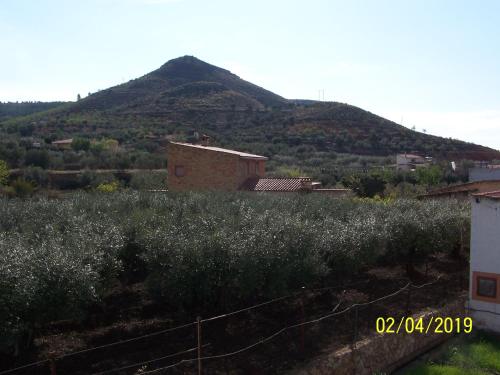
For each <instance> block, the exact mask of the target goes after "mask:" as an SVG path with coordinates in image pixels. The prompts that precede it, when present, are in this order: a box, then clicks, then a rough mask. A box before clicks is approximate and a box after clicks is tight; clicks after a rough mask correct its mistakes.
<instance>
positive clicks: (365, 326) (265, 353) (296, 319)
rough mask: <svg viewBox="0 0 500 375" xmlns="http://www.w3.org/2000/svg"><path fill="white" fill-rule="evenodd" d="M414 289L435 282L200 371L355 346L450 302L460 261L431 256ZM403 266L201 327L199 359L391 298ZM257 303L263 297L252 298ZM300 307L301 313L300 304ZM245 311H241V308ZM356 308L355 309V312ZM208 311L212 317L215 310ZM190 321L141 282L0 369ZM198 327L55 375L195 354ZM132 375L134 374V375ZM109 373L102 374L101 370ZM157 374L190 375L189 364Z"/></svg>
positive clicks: (45, 369) (89, 355)
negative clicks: (384, 327)
mask: <svg viewBox="0 0 500 375" xmlns="http://www.w3.org/2000/svg"><path fill="white" fill-rule="evenodd" d="M415 275H416V276H415V277H416V279H415V280H412V281H413V282H414V283H415V284H423V283H426V282H430V281H433V280H435V279H437V278H439V281H437V282H436V283H435V284H433V285H430V286H427V287H423V288H420V289H417V288H412V289H411V293H410V294H408V293H407V292H406V291H405V292H403V293H400V294H398V295H397V296H394V297H391V298H389V299H386V300H383V301H380V302H378V303H376V304H372V305H369V306H366V307H361V308H358V309H352V310H350V311H349V312H348V313H345V314H342V315H340V316H336V317H332V318H328V319H325V320H322V321H321V322H318V323H314V324H308V325H306V326H304V327H303V328H301V327H299V328H293V329H289V330H286V331H285V332H283V333H281V334H280V335H278V336H276V337H274V338H273V339H271V340H269V341H267V342H265V343H263V344H262V345H258V346H256V347H254V348H252V349H250V350H246V351H244V352H242V353H240V354H236V355H232V356H228V357H225V358H222V359H221V358H219V359H209V360H204V361H203V374H279V373H284V372H286V371H287V370H289V369H292V368H293V367H295V366H296V365H297V364H298V363H300V362H302V361H306V360H308V359H311V358H313V357H314V356H317V355H318V354H320V353H321V351H322V350H324V348H326V347H328V350H332V349H335V347H336V346H338V347H339V348H340V347H342V346H345V345H349V344H352V343H353V342H354V341H355V340H358V339H361V338H362V337H363V336H366V335H370V334H373V333H374V330H375V320H376V318H377V317H380V316H393V317H399V316H402V315H407V314H409V313H416V312H418V311H421V310H424V309H429V308H433V307H439V306H442V305H443V304H446V303H447V302H450V301H452V300H455V299H456V298H458V297H459V296H460V295H463V293H464V291H465V290H467V288H468V272H467V267H466V263H465V262H464V261H457V260H453V259H449V258H448V257H446V256H436V257H434V258H432V259H431V261H430V262H429V263H428V264H427V266H426V265H419V266H418V267H416V273H415ZM408 281H409V280H408V279H407V277H406V270H405V268H404V267H401V266H390V267H379V268H374V269H370V270H366V271H365V272H363V273H360V274H359V275H357V277H356V278H354V279H353V280H349V281H345V282H344V283H343V285H342V284H340V283H337V284H336V285H335V284H334V283H328V284H329V285H328V286H332V285H333V286H334V288H331V289H328V288H322V286H319V288H318V289H317V290H307V291H305V292H303V293H300V294H297V295H295V296H293V297H290V298H287V299H285V300H282V301H278V302H276V303H273V304H269V305H265V306H262V307H260V308H258V309H255V310H250V311H247V312H242V313H239V314H236V315H232V316H230V317H227V318H223V319H218V320H214V321H211V322H207V323H205V324H203V325H202V343H203V345H204V346H203V349H202V354H203V356H212V355H219V354H224V353H230V352H234V351H237V350H239V349H241V348H244V347H246V346H249V345H251V344H254V343H256V342H258V341H260V340H262V339H264V338H266V337H268V336H270V335H272V334H274V333H275V332H277V331H279V330H281V329H282V328H284V327H287V326H290V325H294V324H296V323H300V322H302V321H309V320H314V319H317V318H319V317H322V316H324V315H327V314H329V313H331V312H332V311H333V309H334V308H335V307H336V306H337V305H338V307H337V310H336V311H341V310H343V309H345V308H346V307H348V306H350V305H352V304H353V303H359V302H367V301H371V300H374V299H377V298H379V297H382V296H385V295H388V294H390V293H393V292H395V291H397V290H398V289H400V288H402V287H403V286H404V285H406V283H408ZM258 302H263V301H258ZM302 306H303V307H302ZM242 307H244V306H242ZM356 310H357V312H356ZM214 315H215V314H214ZM195 320H196V313H185V314H179V313H175V314H173V313H171V311H169V309H168V307H167V306H162V305H159V304H157V303H155V302H153V301H152V300H151V299H150V297H149V295H148V293H147V291H146V289H145V287H144V285H143V284H142V283H137V284H133V285H129V286H121V285H120V284H119V283H117V286H116V288H114V290H113V291H112V293H110V294H109V295H108V296H106V298H105V299H104V301H103V305H102V306H101V307H100V308H99V309H96V311H94V312H93V313H92V314H91V315H90V316H89V318H88V319H87V320H86V321H85V322H73V321H65V322H54V323H53V324H51V325H49V326H47V327H44V328H43V329H42V330H40V332H39V333H38V335H37V337H36V338H35V340H34V345H33V347H32V348H31V349H30V350H29V351H27V352H25V353H23V355H22V356H20V357H18V358H12V357H2V358H0V370H2V369H8V368H13V367H16V366H21V365H23V364H26V363H29V362H33V361H37V360H43V359H46V358H48V357H49V355H50V354H51V353H52V355H54V356H55V357H56V358H58V357H61V356H63V355H65V354H68V353H73V352H76V351H80V350H85V349H88V348H93V347H96V346H100V345H105V344H109V343H112V342H115V341H119V340H126V339H130V338H134V337H137V336H141V335H144V334H148V333H153V332H156V331H158V330H163V329H167V328H170V327H175V326H179V325H182V324H184V323H189V322H193V321H195ZM196 346H197V340H196V326H195V325H193V326H189V327H186V328H183V329H180V330H177V331H174V332H170V333H164V334H159V335H155V336H151V337H148V338H145V339H141V340H137V341H132V342H127V343H123V344H120V345H115V346H111V347H107V348H102V349H99V350H94V351H89V352H85V353H81V354H77V355H72V356H67V357H64V358H58V359H56V361H55V364H56V369H57V374H76V375H80V374H96V373H100V372H104V371H108V370H112V369H116V368H119V367H123V366H128V365H132V364H134V363H138V362H145V361H149V360H153V359H156V358H159V357H164V356H166V355H169V354H172V353H177V352H180V351H183V350H186V349H191V348H195V347H196ZM195 357H196V351H192V352H189V353H186V354H183V355H178V356H174V357H172V358H166V359H163V360H159V361H155V362H152V363H149V364H146V365H144V366H135V367H131V368H128V369H126V370H122V371H115V372H110V373H114V374H136V373H140V369H141V368H142V369H143V370H144V371H149V370H154V369H157V368H160V367H164V366H168V365H171V364H174V363H177V362H179V361H181V360H182V359H191V358H195ZM138 371H139V372H138ZM49 373H50V370H49V366H48V363H44V364H42V365H39V366H34V367H30V368H27V369H25V370H20V371H17V372H16V374H49ZM106 373H107V372H106ZM157 373H158V374H194V373H197V368H196V361H192V362H188V363H184V364H182V365H179V366H177V367H175V368H172V369H168V370H164V371H158V372H157Z"/></svg>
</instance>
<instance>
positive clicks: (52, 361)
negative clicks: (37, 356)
mask: <svg viewBox="0 0 500 375" xmlns="http://www.w3.org/2000/svg"><path fill="white" fill-rule="evenodd" d="M49 368H50V375H57V369H56V356H55V353H54V352H50V353H49Z"/></svg>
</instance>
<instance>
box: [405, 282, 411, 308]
mask: <svg viewBox="0 0 500 375" xmlns="http://www.w3.org/2000/svg"><path fill="white" fill-rule="evenodd" d="M410 303H411V284H410V285H408V291H407V292H406V314H407V315H410Z"/></svg>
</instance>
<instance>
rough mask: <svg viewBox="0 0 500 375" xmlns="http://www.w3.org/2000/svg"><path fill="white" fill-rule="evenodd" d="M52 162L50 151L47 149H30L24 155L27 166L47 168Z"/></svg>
mask: <svg viewBox="0 0 500 375" xmlns="http://www.w3.org/2000/svg"><path fill="white" fill-rule="evenodd" d="M49 163H50V157H49V153H48V152H47V151H46V150H29V151H28V152H26V156H25V157H24V164H25V165H26V166H34V167H40V168H43V169H47V168H48V166H49Z"/></svg>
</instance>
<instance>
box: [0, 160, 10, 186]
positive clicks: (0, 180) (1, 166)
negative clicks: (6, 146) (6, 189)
mask: <svg viewBox="0 0 500 375" xmlns="http://www.w3.org/2000/svg"><path fill="white" fill-rule="evenodd" d="M8 179H9V167H8V166H7V163H6V162H5V161H3V160H0V186H2V185H5V184H6V183H7V180H8Z"/></svg>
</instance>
